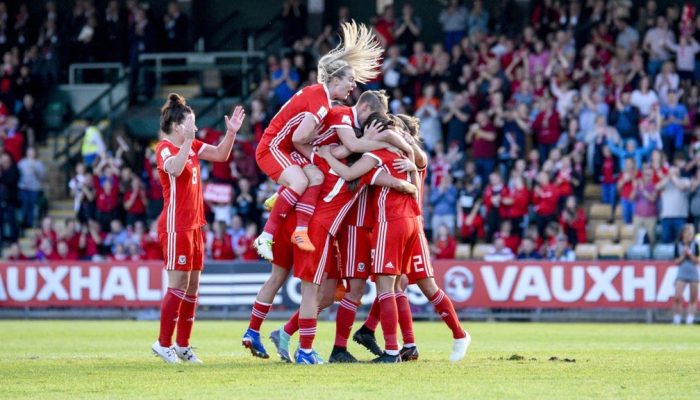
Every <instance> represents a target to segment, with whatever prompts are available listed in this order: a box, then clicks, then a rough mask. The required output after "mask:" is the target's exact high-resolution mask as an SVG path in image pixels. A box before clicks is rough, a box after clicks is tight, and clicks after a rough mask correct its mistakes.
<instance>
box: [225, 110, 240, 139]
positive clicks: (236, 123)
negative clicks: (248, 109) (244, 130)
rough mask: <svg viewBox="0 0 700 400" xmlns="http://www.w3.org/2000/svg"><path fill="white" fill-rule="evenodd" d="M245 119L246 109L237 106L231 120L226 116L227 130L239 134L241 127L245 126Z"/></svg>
mask: <svg viewBox="0 0 700 400" xmlns="http://www.w3.org/2000/svg"><path fill="white" fill-rule="evenodd" d="M244 119H245V109H244V108H243V107H241V106H236V108H234V109H233V114H231V118H229V117H228V116H227V115H224V120H225V121H226V130H227V131H231V132H233V133H236V132H238V130H239V129H241V125H243V120H244Z"/></svg>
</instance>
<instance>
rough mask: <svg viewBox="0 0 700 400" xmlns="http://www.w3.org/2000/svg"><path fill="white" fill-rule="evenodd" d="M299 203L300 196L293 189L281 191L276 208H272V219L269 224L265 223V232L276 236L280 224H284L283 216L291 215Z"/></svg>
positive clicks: (269, 219)
mask: <svg viewBox="0 0 700 400" xmlns="http://www.w3.org/2000/svg"><path fill="white" fill-rule="evenodd" d="M297 201H299V194H297V193H296V192H295V191H293V190H292V189H290V188H285V190H282V191H280V192H279V197H278V198H277V201H276V202H275V206H274V207H272V210H271V211H270V217H269V218H268V219H267V223H265V228H264V229H263V231H264V232H265V233H268V234H270V235H274V234H275V232H276V231H277V227H278V226H279V224H280V222H282V218H283V216H285V215H287V213H289V211H290V210H291V209H292V208H293V207H294V205H295V204H297ZM314 204H315V203H314Z"/></svg>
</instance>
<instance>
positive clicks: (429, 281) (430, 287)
mask: <svg viewBox="0 0 700 400" xmlns="http://www.w3.org/2000/svg"><path fill="white" fill-rule="evenodd" d="M417 283H418V287H419V288H420V290H421V292H423V294H424V295H425V297H427V298H431V297H433V296H434V295H435V293H437V292H438V290H440V288H439V287H438V285H437V283H435V279H433V278H425V279H421V280H419V281H418V282H417Z"/></svg>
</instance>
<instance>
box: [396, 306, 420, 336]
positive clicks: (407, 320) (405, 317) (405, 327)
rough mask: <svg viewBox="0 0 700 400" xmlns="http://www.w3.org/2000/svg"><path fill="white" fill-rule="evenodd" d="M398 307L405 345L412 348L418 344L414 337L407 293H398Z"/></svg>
mask: <svg viewBox="0 0 700 400" xmlns="http://www.w3.org/2000/svg"><path fill="white" fill-rule="evenodd" d="M396 306H397V309H398V312H399V327H400V328H401V336H402V337H403V344H404V346H407V345H408V347H411V346H413V345H415V344H416V339H415V337H414V336H413V315H412V314H411V305H410V304H409V303H408V297H407V296H406V294H405V293H396Z"/></svg>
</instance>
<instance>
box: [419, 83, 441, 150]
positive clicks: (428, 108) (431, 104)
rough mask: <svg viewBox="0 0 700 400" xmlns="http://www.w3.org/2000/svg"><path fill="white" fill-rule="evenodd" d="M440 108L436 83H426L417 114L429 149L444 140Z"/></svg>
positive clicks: (426, 146)
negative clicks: (436, 93)
mask: <svg viewBox="0 0 700 400" xmlns="http://www.w3.org/2000/svg"><path fill="white" fill-rule="evenodd" d="M439 109H440V99H439V98H437V97H436V95H435V85H434V84H432V83H430V84H427V85H425V87H423V95H422V96H421V97H419V98H418V100H417V101H416V113H415V116H416V117H418V118H419V119H420V127H421V135H422V137H423V142H424V144H425V148H426V150H428V151H432V150H433V149H435V145H436V144H437V143H438V142H439V141H441V140H442V126H441V125H440V118H439V112H438V110H439Z"/></svg>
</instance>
